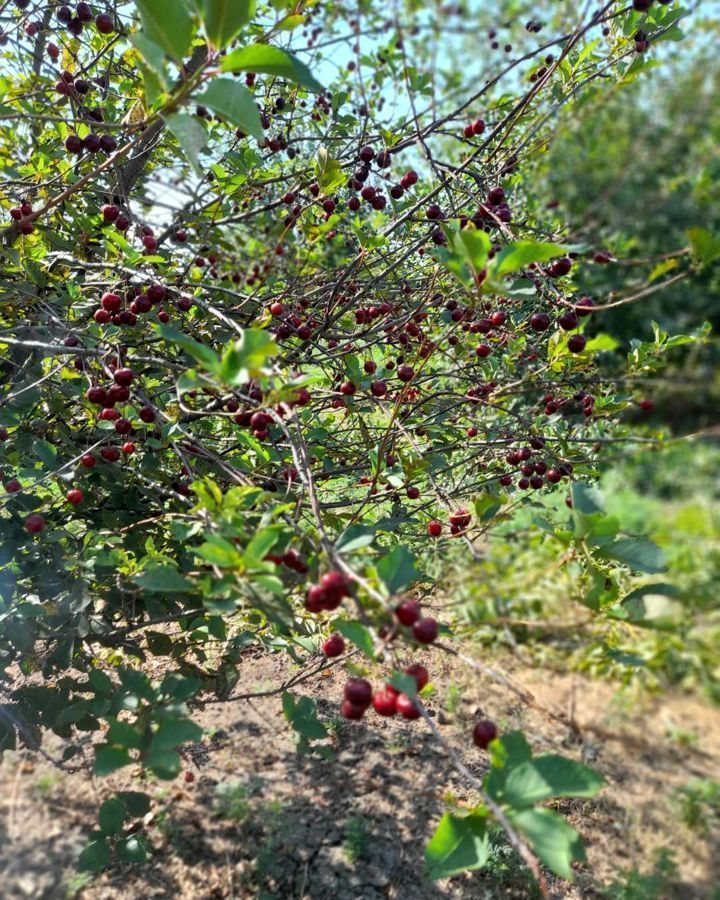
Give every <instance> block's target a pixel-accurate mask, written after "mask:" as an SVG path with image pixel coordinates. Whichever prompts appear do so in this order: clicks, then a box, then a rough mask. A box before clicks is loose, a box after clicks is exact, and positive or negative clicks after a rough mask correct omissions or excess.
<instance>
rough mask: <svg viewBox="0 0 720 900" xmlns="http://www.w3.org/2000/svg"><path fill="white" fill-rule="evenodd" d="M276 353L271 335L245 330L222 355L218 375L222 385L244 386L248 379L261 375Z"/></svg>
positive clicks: (253, 329)
mask: <svg viewBox="0 0 720 900" xmlns="http://www.w3.org/2000/svg"><path fill="white" fill-rule="evenodd" d="M278 352H279V349H278V346H277V344H276V343H275V341H274V340H273V338H272V335H270V334H268V333H267V332H266V331H261V330H260V329H258V328H246V329H245V330H244V331H243V333H242V337H241V338H240V339H239V340H237V341H234V342H233V343H232V344H230V346H229V347H228V348H227V350H226V351H225V352H224V353H223V356H222V359H221V361H220V367H219V370H218V375H219V377H220V378H221V379H222V381H223V383H224V384H228V385H237V384H244V383H245V382H246V381H247V380H248V379H249V378H257V377H258V376H260V375H262V374H263V373H264V370H265V364H266V363H267V361H268V360H269V359H271V358H272V357H273V356H275V355H276V354H277V353H278Z"/></svg>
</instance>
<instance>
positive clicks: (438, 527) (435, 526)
mask: <svg viewBox="0 0 720 900" xmlns="http://www.w3.org/2000/svg"><path fill="white" fill-rule="evenodd" d="M427 530H428V534H429V535H430V537H440V535H441V534H442V522H438V520H437V519H433V521H432V522H428V527H427Z"/></svg>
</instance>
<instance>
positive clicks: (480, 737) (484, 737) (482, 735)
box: [473, 719, 498, 750]
mask: <svg viewBox="0 0 720 900" xmlns="http://www.w3.org/2000/svg"><path fill="white" fill-rule="evenodd" d="M497 735H498V730H497V726H496V725H495V723H494V722H491V721H490V720H489V719H481V720H480V721H479V722H478V723H477V725H476V726H475V727H474V728H473V741H474V742H475V745H476V746H477V747H479V748H480V749H481V750H487V748H488V744H489V743H490V741H494V740H495V738H496V737H497Z"/></svg>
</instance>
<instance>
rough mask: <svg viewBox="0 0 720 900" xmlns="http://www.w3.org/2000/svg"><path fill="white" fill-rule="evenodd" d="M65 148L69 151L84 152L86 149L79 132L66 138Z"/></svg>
mask: <svg viewBox="0 0 720 900" xmlns="http://www.w3.org/2000/svg"><path fill="white" fill-rule="evenodd" d="M65 149H66V150H67V152H68V153H75V154H80V153H82V152H83V149H84V145H83V140H82V138H81V137H80V136H79V135H77V134H69V135H68V136H67V137H66V138H65Z"/></svg>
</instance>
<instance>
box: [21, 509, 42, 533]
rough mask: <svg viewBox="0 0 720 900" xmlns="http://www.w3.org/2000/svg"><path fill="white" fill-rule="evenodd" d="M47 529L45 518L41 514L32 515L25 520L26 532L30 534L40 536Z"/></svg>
mask: <svg viewBox="0 0 720 900" xmlns="http://www.w3.org/2000/svg"><path fill="white" fill-rule="evenodd" d="M44 527H45V518H44V517H43V516H41V515H40V513H32V514H31V515H29V516H28V517H27V519H25V531H27V532H29V533H30V534H40V532H41V531H42V530H43V528H44Z"/></svg>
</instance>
